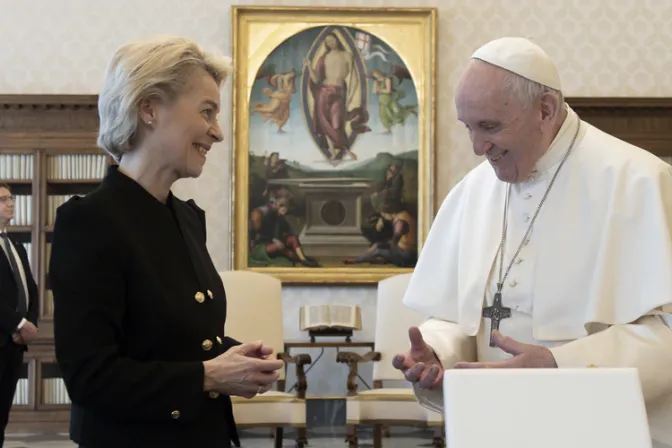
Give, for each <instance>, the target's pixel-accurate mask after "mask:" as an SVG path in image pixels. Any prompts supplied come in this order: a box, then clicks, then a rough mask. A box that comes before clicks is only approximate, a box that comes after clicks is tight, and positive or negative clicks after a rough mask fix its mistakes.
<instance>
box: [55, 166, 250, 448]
mask: <svg viewBox="0 0 672 448" xmlns="http://www.w3.org/2000/svg"><path fill="white" fill-rule="evenodd" d="M171 205H172V206H171ZM49 276H50V282H51V287H52V290H53V292H54V338H55V345H56V358H57V361H58V364H59V366H60V368H61V371H62V374H63V379H64V381H65V384H66V387H67V390H68V392H69V394H70V397H71V400H72V402H73V404H72V412H71V425H70V434H71V438H72V439H73V440H74V441H75V442H77V443H79V444H81V445H84V446H86V447H87V448H108V447H109V448H119V447H125V448H132V447H143V448H145V447H150V446H151V447H165V448H168V447H180V448H182V447H199V448H208V447H212V448H215V447H218V448H219V447H229V446H230V440H231V439H234V440H235V441H237V435H236V433H235V423H234V421H233V412H232V406H231V400H230V398H229V397H228V396H224V395H221V396H219V397H213V396H211V395H210V394H208V393H206V392H203V379H204V371H203V364H202V363H203V361H206V360H209V359H212V358H215V357H216V356H217V355H219V354H221V353H224V352H225V351H226V350H228V349H229V348H230V347H231V346H233V345H235V344H237V342H236V341H234V340H233V339H230V338H226V337H225V336H224V322H225V319H226V296H225V293H224V286H223V284H222V281H221V278H220V276H219V274H218V273H217V271H216V270H215V267H214V265H213V263H212V260H211V258H210V255H209V254H208V251H207V249H206V231H205V214H204V212H203V211H202V210H201V209H200V208H198V207H197V206H196V205H195V204H194V203H193V201H189V202H183V201H180V200H179V199H177V198H175V197H173V196H172V195H171V196H170V198H169V201H168V205H166V204H163V203H161V202H159V201H158V200H156V199H155V198H154V197H153V196H151V195H150V194H149V193H148V192H147V191H146V190H145V189H144V188H142V187H141V186H140V185H139V184H138V183H136V182H135V181H133V180H132V179H130V178H129V177H127V176H126V175H124V174H122V173H121V172H119V171H118V170H117V168H116V167H111V168H110V169H109V170H108V172H107V175H106V177H105V179H104V180H103V182H102V184H101V186H100V187H98V188H97V189H96V190H95V191H93V192H91V193H89V194H88V195H87V196H85V197H83V198H77V197H74V198H73V199H71V200H69V201H68V202H66V203H65V204H64V205H62V206H61V207H59V209H58V211H57V215H56V225H55V229H54V236H53V241H52V252H51V262H50V270H49Z"/></svg>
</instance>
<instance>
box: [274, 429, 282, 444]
mask: <svg viewBox="0 0 672 448" xmlns="http://www.w3.org/2000/svg"><path fill="white" fill-rule="evenodd" d="M283 436H284V428H283V427H282V426H278V427H277V428H275V444H274V445H275V448H282V438H283Z"/></svg>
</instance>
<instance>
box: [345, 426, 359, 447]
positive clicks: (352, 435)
mask: <svg viewBox="0 0 672 448" xmlns="http://www.w3.org/2000/svg"><path fill="white" fill-rule="evenodd" d="M345 441H346V442H348V448H358V447H359V441H358V440H357V425H348V432H347V435H346V436H345Z"/></svg>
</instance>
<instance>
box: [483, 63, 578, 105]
mask: <svg viewBox="0 0 672 448" xmlns="http://www.w3.org/2000/svg"><path fill="white" fill-rule="evenodd" d="M472 61H473V62H475V63H478V64H488V65H492V64H490V63H489V62H486V61H483V60H480V59H472ZM497 68H499V69H501V70H503V71H504V79H503V82H502V88H503V90H504V91H505V92H507V93H509V94H510V95H511V96H512V97H513V98H516V99H519V100H520V101H521V102H522V103H523V107H525V108H527V107H530V106H531V105H532V104H534V102H536V101H538V100H540V99H541V97H542V96H543V95H544V94H551V95H553V96H554V97H555V98H557V100H558V103H559V104H562V103H563V102H564V101H565V98H564V96H563V94H562V92H561V91H559V90H555V89H552V88H550V87H547V86H545V85H543V84H539V83H538V82H535V81H532V80H530V79H527V78H524V77H522V76H520V75H519V74H517V73H514V72H512V71H509V70H506V69H503V68H501V67H497Z"/></svg>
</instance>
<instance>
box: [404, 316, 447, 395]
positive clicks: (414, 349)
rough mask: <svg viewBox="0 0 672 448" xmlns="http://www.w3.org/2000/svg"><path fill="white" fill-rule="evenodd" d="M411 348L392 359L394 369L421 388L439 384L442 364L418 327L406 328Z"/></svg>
mask: <svg viewBox="0 0 672 448" xmlns="http://www.w3.org/2000/svg"><path fill="white" fill-rule="evenodd" d="M408 338H409V339H410V340H411V349H410V350H409V351H408V353H406V354H404V355H397V356H395V357H394V359H393V360H392V365H393V366H394V368H395V369H399V370H401V371H402V372H403V373H404V376H405V377H406V380H407V381H410V382H411V383H416V382H417V383H418V385H419V386H420V388H421V389H431V388H432V387H434V386H436V385H440V384H441V381H442V379H443V366H442V365H441V362H439V359H438V358H437V357H436V355H435V354H434V350H432V348H431V347H430V346H429V345H427V343H426V342H425V340H424V339H423V338H422V333H420V329H418V327H411V328H409V329H408Z"/></svg>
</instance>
